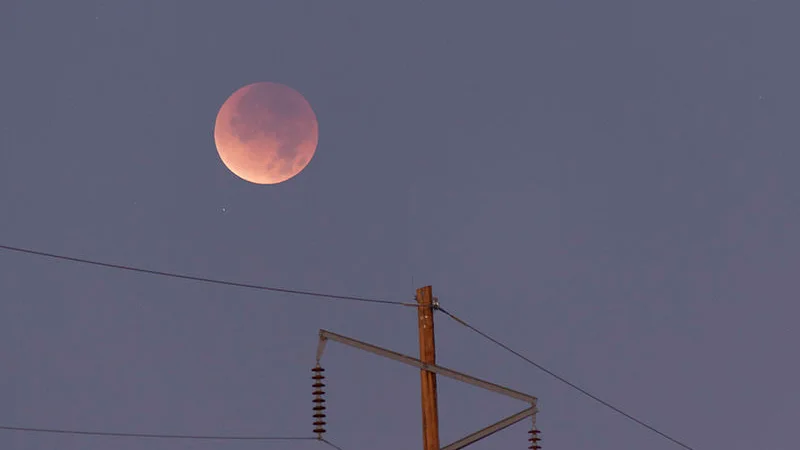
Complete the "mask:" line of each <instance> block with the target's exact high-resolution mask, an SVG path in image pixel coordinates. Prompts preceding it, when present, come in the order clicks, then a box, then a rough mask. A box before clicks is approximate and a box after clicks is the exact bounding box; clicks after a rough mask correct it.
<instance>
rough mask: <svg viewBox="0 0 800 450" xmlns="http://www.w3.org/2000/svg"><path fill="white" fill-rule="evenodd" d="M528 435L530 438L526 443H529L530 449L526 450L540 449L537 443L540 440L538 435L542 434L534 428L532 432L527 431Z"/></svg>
mask: <svg viewBox="0 0 800 450" xmlns="http://www.w3.org/2000/svg"><path fill="white" fill-rule="evenodd" d="M528 433H529V434H530V435H531V437H530V438H529V439H528V441H529V442H530V443H531V445H530V447H528V449H529V450H540V449H541V448H542V447H541V446H540V445H539V441H541V440H542V439H541V438H540V437H539V435H540V434H541V433H542V432H541V431H539V430H537V429H535V428H534V429H533V430H531V431H528Z"/></svg>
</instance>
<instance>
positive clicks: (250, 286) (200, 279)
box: [0, 244, 417, 307]
mask: <svg viewBox="0 0 800 450" xmlns="http://www.w3.org/2000/svg"><path fill="white" fill-rule="evenodd" d="M0 249H2V250H7V251H11V252H17V253H24V254H28V255H35V256H42V257H45V258H50V259H57V260H62V261H70V262H76V263H81V264H88V265H93V266H100V267H105V268H109V269H117V270H124V271H128V272H138V273H144V274H148V275H157V276H162V277H167V278H177V279H182V280H189V281H198V282H202V283H210V284H217V285H223V286H232V287H239V288H245V289H253V290H259V291H270V292H279V293H283V294H293V295H302V296H307V297H318V298H325V299H329V300H347V301H354V302H361V303H376V304H383V305H396V306H413V307H417V304H416V303H411V302H401V301H394V300H385V299H378V298H369V297H356V296H352V295H336V294H328V293H324V292H314V291H304V290H299V289H287V288H281V287H275V286H266V285H258V284H250V283H241V282H236V281H229V280H220V279H215V278H208V277H199V276H193V275H186V274H181V273H176V272H165V271H161V270H152V269H144V268H140V267H134V266H128V265H122V264H111V263H107V262H102V261H97V260H91V259H84V258H77V257H74V256H67V255H60V254H55V253H48V252H42V251H38V250H31V249H28V248H22V247H13V246H10V245H2V244H0Z"/></svg>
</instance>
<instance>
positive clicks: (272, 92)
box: [230, 85, 313, 170]
mask: <svg viewBox="0 0 800 450" xmlns="http://www.w3.org/2000/svg"><path fill="white" fill-rule="evenodd" d="M235 107H236V109H235V111H236V114H235V115H234V116H233V117H232V118H231V119H230V130H231V132H232V133H233V135H234V136H236V138H237V139H239V140H240V141H241V142H243V143H247V142H250V141H253V140H258V139H260V138H261V137H264V136H274V137H275V139H276V141H277V142H278V143H279V147H278V148H277V149H276V153H277V155H278V157H279V158H280V159H281V160H288V161H292V160H294V158H295V156H297V154H298V148H299V146H300V144H301V143H302V142H303V140H304V139H306V138H307V137H308V136H309V134H310V130H309V123H310V121H309V120H308V116H309V114H313V113H312V112H311V111H310V108H309V107H308V106H307V105H306V103H305V100H304V99H303V98H302V97H301V96H300V95H299V94H296V93H294V92H292V91H289V90H285V89H276V88H275V87H273V86H271V85H255V86H252V87H251V88H250V89H249V90H248V91H247V92H245V94H244V95H243V96H242V98H241V99H240V100H239V102H238V104H237V105H235ZM311 123H313V122H311ZM292 165H293V164H290V167H288V168H287V169H288V170H291V166H292Z"/></svg>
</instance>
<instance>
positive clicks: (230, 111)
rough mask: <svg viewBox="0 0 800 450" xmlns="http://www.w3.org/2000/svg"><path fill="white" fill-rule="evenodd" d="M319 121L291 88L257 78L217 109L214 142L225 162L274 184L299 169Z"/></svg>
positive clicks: (312, 149)
mask: <svg viewBox="0 0 800 450" xmlns="http://www.w3.org/2000/svg"><path fill="white" fill-rule="evenodd" d="M318 139H319V125H318V123H317V116H316V115H315V114H314V110H312V109H311V105H309V104H308V102H307V101H306V99H305V98H303V96H302V95H301V94H300V93H299V92H297V91H295V90H294V89H292V88H290V87H288V86H284V85H282V84H278V83H270V82H261V83H253V84H249V85H247V86H244V87H242V88H240V89H239V90H237V91H236V92H234V93H233V94H231V96H230V97H228V99H227V100H225V103H223V105H222V107H221V108H220V110H219V113H218V114H217V120H216V123H215V124H214V142H215V143H216V145H217V153H219V157H220V158H221V159H222V162H223V163H224V164H225V166H227V167H228V169H230V171H231V172H233V173H234V174H236V175H237V176H238V177H239V178H242V179H243V180H246V181H249V182H251V183H256V184H277V183H281V182H283V181H286V180H288V179H290V178H292V177H294V176H295V175H297V174H298V173H300V172H301V171H302V170H303V169H304V168H305V167H306V166H307V165H308V163H309V162H310V161H311V158H312V157H313V156H314V152H315V151H316V150H317V141H318Z"/></svg>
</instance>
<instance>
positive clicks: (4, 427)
mask: <svg viewBox="0 0 800 450" xmlns="http://www.w3.org/2000/svg"><path fill="white" fill-rule="evenodd" d="M0 430H6V431H20V432H28V433H52V434H68V435H80V436H105V437H125V438H150V439H191V440H203V441H208V440H214V441H315V440H318V438H316V437H310V436H225V435H199V434H154V433H122V432H106V431H86V430H68V429H56V428H31V427H12V426H7V425H0Z"/></svg>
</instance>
